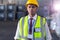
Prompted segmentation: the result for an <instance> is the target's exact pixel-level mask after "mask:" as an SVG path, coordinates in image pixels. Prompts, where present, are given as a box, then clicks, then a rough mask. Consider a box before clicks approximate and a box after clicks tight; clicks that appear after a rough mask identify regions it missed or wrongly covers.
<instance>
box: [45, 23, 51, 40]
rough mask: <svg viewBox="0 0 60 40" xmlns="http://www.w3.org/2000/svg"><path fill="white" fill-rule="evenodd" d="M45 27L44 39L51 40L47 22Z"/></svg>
mask: <svg viewBox="0 0 60 40" xmlns="http://www.w3.org/2000/svg"><path fill="white" fill-rule="evenodd" d="M45 28H46V40H52V36H51V34H50V31H49V28H48V25H47V23H46V24H45Z"/></svg>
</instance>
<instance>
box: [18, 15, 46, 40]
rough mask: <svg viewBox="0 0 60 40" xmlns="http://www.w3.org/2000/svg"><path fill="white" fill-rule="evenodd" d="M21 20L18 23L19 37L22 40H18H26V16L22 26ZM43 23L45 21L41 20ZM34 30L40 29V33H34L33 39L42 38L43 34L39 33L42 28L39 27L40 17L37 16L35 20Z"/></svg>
mask: <svg viewBox="0 0 60 40" xmlns="http://www.w3.org/2000/svg"><path fill="white" fill-rule="evenodd" d="M22 19H23V18H21V19H20V21H19V23H20V36H21V37H20V38H23V39H20V40H27V38H28V16H26V17H25V18H24V25H23V24H22ZM43 23H44V24H45V19H43ZM22 25H23V26H22ZM34 28H35V30H37V29H40V31H38V32H34V38H38V39H39V38H42V35H43V34H42V32H41V28H42V26H41V17H40V16H37V20H36V22H35V25H34ZM22 29H23V30H22ZM44 34H45V33H44Z"/></svg>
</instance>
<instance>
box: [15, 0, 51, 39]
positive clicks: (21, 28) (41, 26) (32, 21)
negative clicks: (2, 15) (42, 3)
mask: <svg viewBox="0 0 60 40" xmlns="http://www.w3.org/2000/svg"><path fill="white" fill-rule="evenodd" d="M26 7H27V11H28V15H27V16H25V17H22V18H21V19H20V21H19V22H18V27H17V31H16V35H15V38H14V39H15V40H45V39H46V40H51V35H50V32H49V28H48V27H47V24H46V20H45V18H42V17H41V16H38V15H37V13H36V11H37V8H38V7H39V5H38V2H37V0H28V1H27V3H26ZM45 26H46V27H45Z"/></svg>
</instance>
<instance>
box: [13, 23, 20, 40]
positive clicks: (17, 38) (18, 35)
mask: <svg viewBox="0 0 60 40" xmlns="http://www.w3.org/2000/svg"><path fill="white" fill-rule="evenodd" d="M19 39H20V34H19V22H18V25H17V30H16V34H15V37H14V40H19Z"/></svg>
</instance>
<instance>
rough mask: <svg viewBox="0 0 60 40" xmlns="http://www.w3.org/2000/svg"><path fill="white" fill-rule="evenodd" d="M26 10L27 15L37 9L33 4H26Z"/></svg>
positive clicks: (32, 13) (33, 13)
mask: <svg viewBox="0 0 60 40" xmlns="http://www.w3.org/2000/svg"><path fill="white" fill-rule="evenodd" d="M27 11H28V13H29V15H35V13H36V11H37V7H36V6H35V5H32V4H30V5H28V6H27Z"/></svg>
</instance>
